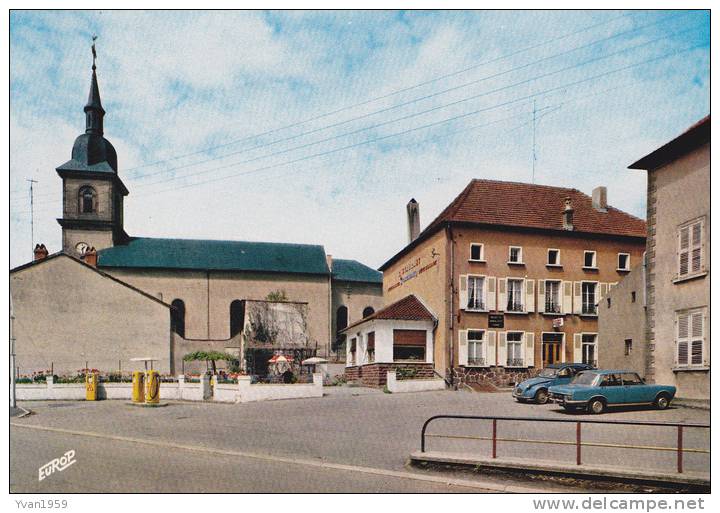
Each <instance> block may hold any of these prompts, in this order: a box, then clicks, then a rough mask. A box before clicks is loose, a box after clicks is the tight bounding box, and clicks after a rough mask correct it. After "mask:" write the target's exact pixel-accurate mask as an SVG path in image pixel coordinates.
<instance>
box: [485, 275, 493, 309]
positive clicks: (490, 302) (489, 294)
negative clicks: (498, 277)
mask: <svg viewBox="0 0 720 513" xmlns="http://www.w3.org/2000/svg"><path fill="white" fill-rule="evenodd" d="M485 281H486V282H487V287H485V290H486V291H487V297H486V298H485V307H486V308H487V309H488V311H490V312H492V311H493V310H495V299H496V298H495V277H494V276H488V277H487V278H485Z"/></svg>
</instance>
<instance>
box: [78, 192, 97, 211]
mask: <svg viewBox="0 0 720 513" xmlns="http://www.w3.org/2000/svg"><path fill="white" fill-rule="evenodd" d="M78 200H79V202H80V213H81V214H92V213H93V212H95V211H96V210H97V195H96V193H95V189H93V188H92V187H90V186H89V185H85V186H84V187H80V191H79V192H78Z"/></svg>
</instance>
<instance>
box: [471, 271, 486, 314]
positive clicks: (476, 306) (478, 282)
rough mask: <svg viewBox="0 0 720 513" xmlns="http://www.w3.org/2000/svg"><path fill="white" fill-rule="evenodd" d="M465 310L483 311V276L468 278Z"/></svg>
mask: <svg viewBox="0 0 720 513" xmlns="http://www.w3.org/2000/svg"><path fill="white" fill-rule="evenodd" d="M467 310H485V277H484V276H468V303H467Z"/></svg>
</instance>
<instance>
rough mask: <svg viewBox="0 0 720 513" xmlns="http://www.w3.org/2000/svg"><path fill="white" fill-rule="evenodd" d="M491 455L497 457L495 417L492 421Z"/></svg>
mask: <svg viewBox="0 0 720 513" xmlns="http://www.w3.org/2000/svg"><path fill="white" fill-rule="evenodd" d="M492 457H493V459H495V458H497V419H493V423H492Z"/></svg>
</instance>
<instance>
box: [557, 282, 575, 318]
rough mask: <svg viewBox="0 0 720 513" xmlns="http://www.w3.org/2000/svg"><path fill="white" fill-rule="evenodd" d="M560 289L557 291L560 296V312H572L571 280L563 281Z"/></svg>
mask: <svg viewBox="0 0 720 513" xmlns="http://www.w3.org/2000/svg"><path fill="white" fill-rule="evenodd" d="M560 285H561V286H562V290H561V291H560V292H559V293H558V294H559V295H560V297H562V313H564V314H571V313H572V288H573V282H571V281H563V282H562V283H561V284H560Z"/></svg>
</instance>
